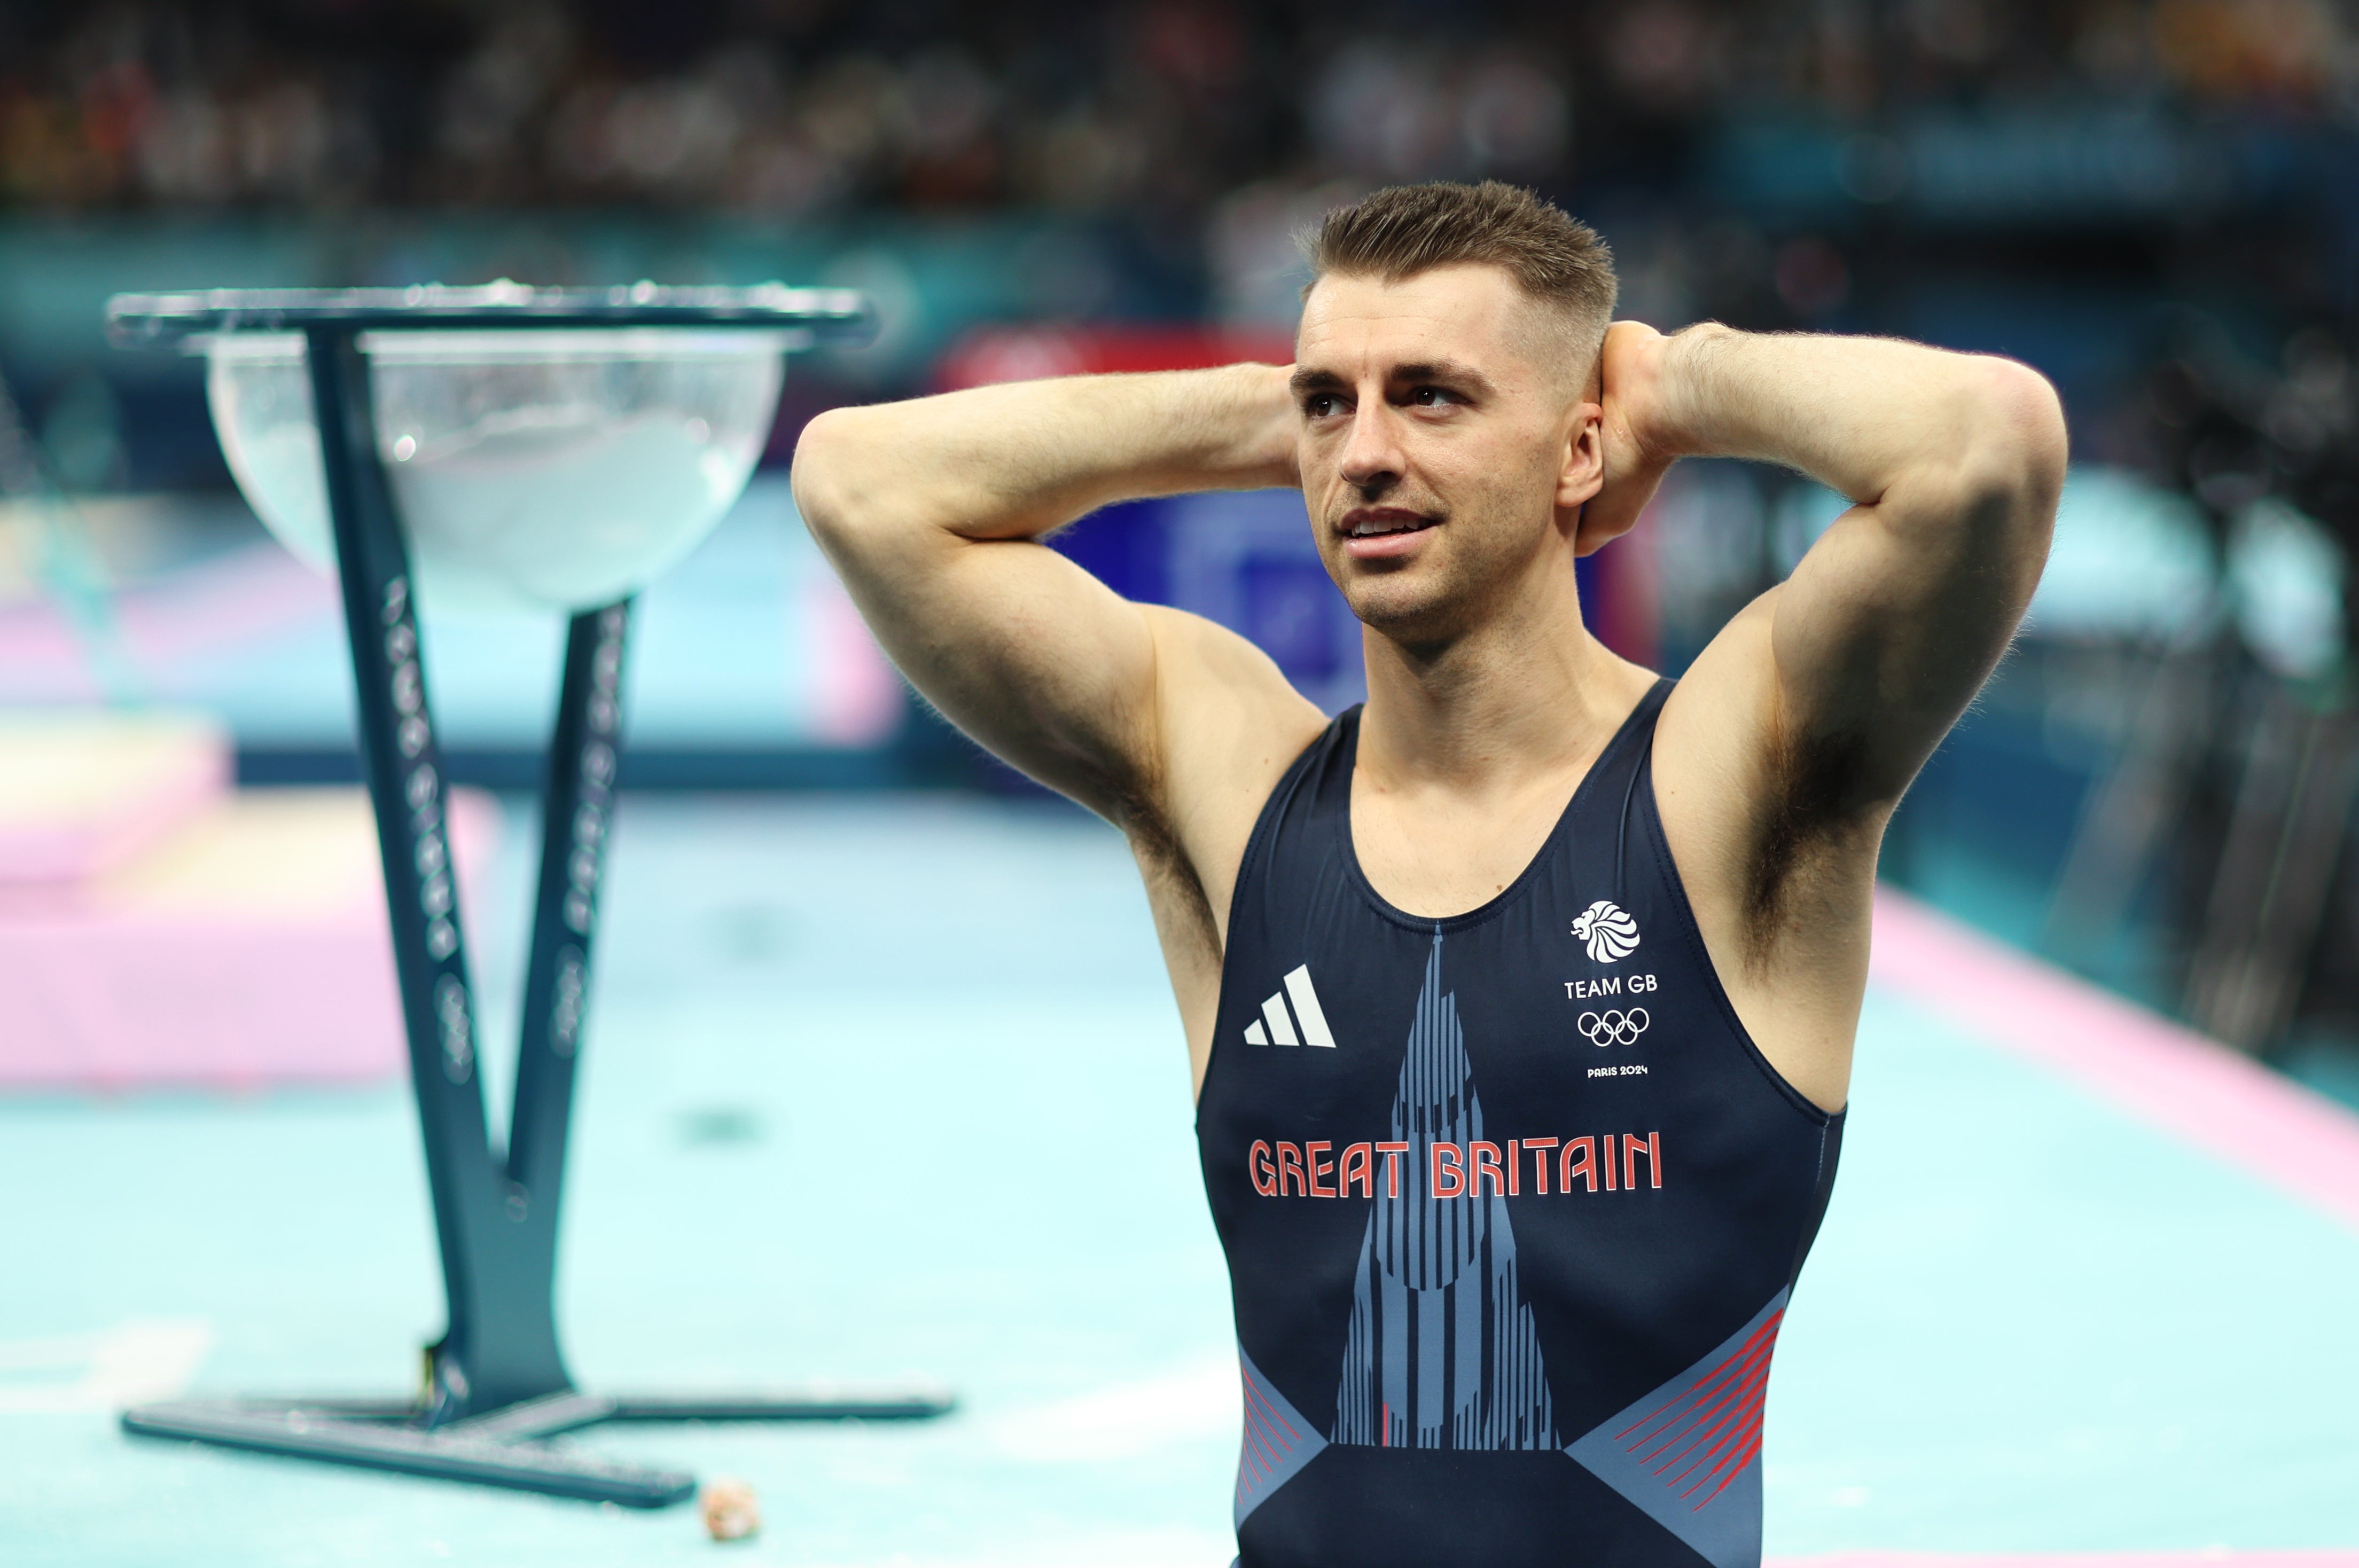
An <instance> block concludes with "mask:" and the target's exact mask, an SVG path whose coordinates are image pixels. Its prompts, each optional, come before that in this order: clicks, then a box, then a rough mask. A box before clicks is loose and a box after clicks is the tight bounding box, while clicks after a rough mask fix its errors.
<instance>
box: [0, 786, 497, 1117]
mask: <svg viewBox="0 0 2359 1568" xmlns="http://www.w3.org/2000/svg"><path fill="white" fill-rule="evenodd" d="M451 827H452V835H451V837H452V844H453V849H454V851H455V856H456V859H457V860H458V865H459V874H460V875H459V880H460V885H461V887H462V890H464V889H466V888H468V887H469V886H470V885H471V884H472V883H473V882H474V881H477V880H479V878H480V875H481V873H482V871H484V867H485V866H486V864H487V863H488V862H489V860H490V859H491V851H492V849H493V848H494V846H495V843H496V841H497V838H498V828H499V806H498V805H497V803H495V801H493V800H492V799H491V797H490V796H488V795H480V794H476V793H474V792H472V791H466V790H462V791H459V792H456V793H455V794H454V795H453V796H452V798H451ZM384 890H385V882H384V878H383V875H382V873H381V871H379V869H378V864H377V847H376V836H375V825H374V822H373V820H372V819H371V817H370V816H369V810H368V799H367V796H366V795H364V794H363V793H362V792H361V791H359V790H357V789H349V790H249V791H243V792H235V793H231V794H228V795H223V797H222V798H221V799H220V800H219V801H218V802H217V803H215V805H214V806H212V807H211V808H209V809H207V810H205V811H203V812H201V813H199V814H198V815H196V816H193V817H191V818H190V820H189V821H187V822H186V823H184V824H183V825H182V826H180V827H178V828H177V829H175V830H174V831H173V832H171V833H170V834H168V836H166V837H165V838H162V839H161V840H159V841H158V843H157V844H155V845H154V846H153V847H151V848H150V849H147V850H146V851H145V852H143V853H141V854H140V855H138V856H136V858H134V859H133V860H130V861H128V862H126V863H125V864H124V865H122V866H120V867H118V868H116V869H114V870H113V871H108V872H106V873H104V874H103V875H102V876H100V877H97V878H94V879H92V881H90V882H89V883H87V884H86V885H84V886H83V887H82V888H80V889H78V890H77V896H76V897H75V899H74V900H73V901H72V902H71V903H67V904H61V905H58V906H53V907H34V908H19V909H15V910H11V911H5V912H0V997H5V998H7V1013H8V1017H7V1026H6V1028H5V1030H0V1089H30V1088H78V1089H92V1088H97V1089H120V1088H134V1087H157V1086H165V1085H202V1086H208V1087H259V1086H261V1085H265V1084H271V1083H286V1082H303V1081H313V1082H337V1081H346V1082H349V1081H353V1080H360V1079H371V1078H378V1077H384V1076H390V1075H392V1074H394V1073H396V1072H397V1071H398V1070H399V1069H400V1067H401V1065H402V1063H403V1060H404V1056H405V1051H404V1045H403V1040H402V1030H401V1022H400V1009H399V1004H398V1002H397V997H396V992H395V989H394V979H393V953H392V946H391V942H390V937H389V935H388V933H387V930H386V912H385V891H384Z"/></svg>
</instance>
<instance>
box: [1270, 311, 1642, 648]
mask: <svg viewBox="0 0 2359 1568" xmlns="http://www.w3.org/2000/svg"><path fill="white" fill-rule="evenodd" d="M1569 341H1570V334H1569V333H1567V332H1566V331H1564V330H1562V329H1560V327H1559V326H1558V324H1557V323H1556V322H1555V321H1554V320H1553V319H1552V318H1551V317H1550V316H1549V314H1548V313H1547V312H1546V311H1545V310H1544V308H1542V307H1541V306H1539V305H1538V304H1537V303H1535V302H1534V301H1533V300H1532V299H1531V298H1530V297H1528V296H1527V295H1526V294H1525V293H1524V292H1523V290H1522V288H1521V287H1519V286H1518V285H1517V283H1516V281H1515V279H1514V278H1513V277H1512V276H1510V275H1509V274H1508V273H1507V272H1506V270H1505V269H1504V268H1501V267H1496V266H1490V265H1455V266H1445V267H1436V268H1434V269H1432V270H1431V271H1429V272H1422V273H1419V274H1417V275H1416V276H1411V277H1407V278H1403V279H1401V280H1399V281H1398V282H1386V281H1385V280H1384V279H1382V278H1376V277H1366V276H1338V275H1334V274H1330V275H1329V276H1325V277H1322V278H1321V279H1320V280H1319V282H1318V283H1317V284H1316V285H1315V286H1314V287H1312V288H1311V290H1310V297H1309V298H1307V299H1306V300H1304V302H1303V308H1302V326H1301V330H1300V332H1299V337H1298V339H1297V341H1296V345H1295V373H1294V394H1295V402H1296V406H1297V407H1298V409H1299V412H1300V416H1301V425H1300V439H1299V453H1298V456H1299V465H1300V470H1301V474H1302V494H1303V500H1304V503H1306V504H1307V505H1308V507H1309V508H1310V519H1311V526H1312V529H1313V532H1314V535H1315V536H1316V538H1317V540H1318V545H1319V553H1320V555H1321V557H1322V558H1323V559H1324V560H1325V562H1326V565H1327V571H1328V575H1330V576H1331V577H1332V578H1333V579H1335V582H1336V585H1337V586H1338V587H1340V588H1341V589H1343V596H1344V598H1345V599H1346V600H1349V601H1350V603H1351V606H1352V610H1353V613H1354V614H1356V615H1358V616H1359V618H1360V619H1361V620H1362V621H1363V622H1366V623H1367V624H1368V625H1369V626H1371V627H1373V628H1375V630H1376V631H1377V632H1379V633H1383V634H1384V635H1386V636H1387V637H1390V638H1391V639H1393V640H1394V641H1395V642H1397V643H1401V644H1403V645H1404V646H1407V647H1409V648H1412V649H1415V648H1419V647H1433V648H1436V649H1438V648H1439V647H1440V646H1443V645H1446V644H1448V643H1451V642H1454V641H1456V640H1457V639H1458V638H1459V637H1461V636H1462V635H1464V634H1465V633H1466V632H1467V631H1468V630H1469V629H1470V628H1472V627H1473V626H1475V625H1478V624H1480V623H1481V622H1483V620H1484V618H1485V617H1486V616H1487V615H1488V614H1490V613H1491V612H1493V611H1494V610H1495V608H1496V607H1498V606H1500V605H1501V604H1503V603H1504V602H1505V601H1506V600H1507V599H1508V598H1509V597H1510V596H1512V595H1514V594H1516V593H1517V591H1519V589H1522V588H1524V587H1527V586H1528V585H1530V584H1532V583H1534V582H1536V581H1537V582H1541V583H1543V584H1544V585H1545V587H1546V590H1547V591H1562V592H1567V593H1569V592H1570V591H1571V557H1572V538H1573V527H1574V524H1575V523H1576V522H1577V520H1578V518H1579V514H1580V508H1581V504H1582V502H1585V501H1587V500H1588V499H1589V498H1590V496H1592V495H1593V494H1595V493H1596V492H1597V488H1598V483H1599V481H1600V479H1601V477H1602V474H1603V467H1602V463H1601V461H1600V460H1599V455H1598V451H1599V449H1598V432H1597V418H1598V406H1597V404H1596V403H1594V402H1593V401H1591V400H1590V398H1589V396H1588V395H1587V389H1586V388H1585V387H1584V386H1583V385H1582V378H1581V375H1580V374H1579V373H1578V372H1577V371H1576V370H1575V368H1574V367H1572V366H1571V365H1570V364H1569V363H1568V362H1567V361H1568V359H1569V356H1570V350H1569V348H1568V347H1567V346H1566V345H1567V344H1568V343H1569ZM1551 574H1553V575H1556V576H1560V577H1561V578H1562V579H1563V580H1562V582H1561V584H1560V585H1559V584H1557V583H1554V582H1551V581H1549V578H1550V577H1551Z"/></svg>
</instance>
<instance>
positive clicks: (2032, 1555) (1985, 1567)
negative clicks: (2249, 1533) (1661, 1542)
mask: <svg viewBox="0 0 2359 1568" xmlns="http://www.w3.org/2000/svg"><path fill="white" fill-rule="evenodd" d="M1768 1568H2359V1551H2353V1552H2345V1551H2343V1550H2341V1549H2339V1548H2337V1549H2334V1550H2331V1551H2324V1552H2229V1551H2225V1550H2217V1551H2206V1552H2026V1553H2022V1554H2011V1553H2004V1552H1988V1553H1973V1552H1966V1553H1958V1552H1839V1553H1837V1554H1835V1555H1832V1556H1828V1557H1772V1558H1770V1559H1769V1560H1768Z"/></svg>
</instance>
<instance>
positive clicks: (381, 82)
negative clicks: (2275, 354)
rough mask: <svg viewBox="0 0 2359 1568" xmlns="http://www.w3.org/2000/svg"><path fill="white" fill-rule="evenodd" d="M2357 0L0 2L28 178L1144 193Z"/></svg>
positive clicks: (1635, 157)
mask: <svg viewBox="0 0 2359 1568" xmlns="http://www.w3.org/2000/svg"><path fill="white" fill-rule="evenodd" d="M1993 98H1995V99H1999V100H2005V101H2010V102H2030V103H2038V102H2047V103H2073V104H2082V105H2085V104H2087V103H2093V102H2096V103H2118V104H2123V105H2127V106H2155V105H2165V106H2181V107H2184V108H2185V109H2186V110H2188V111H2189V112H2190V113H2193V114H2208V113H2213V112H2217V111H2221V110H2228V111H2249V112H2252V113H2256V114H2263V115H2267V116H2269V117H2272V118H2275V119H2285V118H2291V119H2295V120H2302V119H2315V120H2322V121H2328V122H2343V123H2359V16H2354V7H2352V6H2350V5H2343V4H2336V3H2333V0H2151V3H2147V0H1745V3H1742V4H1739V3H1735V0H1613V3H1611V4H1604V3H1582V0H1572V3H1565V0H1558V3H1555V4H1549V5H1519V4H1513V3H1506V0H1502V3H1498V4H1493V5H1480V4H1475V5H1452V6H1448V7H1431V6H1411V5H1398V4H1375V5H1353V6H1349V7H1344V6H1337V5H1314V4H1307V3H1302V0H1294V3H1290V4H1289V3H1268V0H1264V3H1259V4H1254V5H1244V4H1231V3H1229V0H1130V3H1127V4H1117V5H1086V4H1069V3H1060V0H1010V3H1007V4H1002V5H990V6H981V5H955V4H947V3H940V0H937V3H932V4H929V3H926V0H860V3H853V0H678V3H675V4H669V5H644V4H621V3H617V0H577V3H575V4H572V5H557V4H550V3H549V0H111V3H102V4H98V5H89V6H73V7H67V6H57V5H34V4H30V3H27V0H15V3H12V4H6V5H0V202H5V203H6V204H8V205H10V206H14V207H16V208H17V209H19V210H23V209H36V210H68V211H89V210H105V209H110V208H125V207H168V208H195V209H205V208H220V207H236V206H273V205H277V206H294V205H303V206H317V205H320V204H333V205H344V206H355V207H357V206H375V207H383V206H430V207H439V208H448V207H454V206H455V207H466V206H471V205H474V206H487V207H488V206H499V207H518V206H522V207H555V206H574V207H580V206H598V205H607V204H627V205H646V204H657V205H665V206H674V207H690V208H702V209H717V210H736V211H751V212H757V213H769V214H779V215H797V214H802V213H806V212H810V211H823V210H834V209H844V208H853V209H857V208H861V207H864V206H878V205H891V206H896V207H916V208H921V209H927V208H933V209H940V208H951V209H957V208H970V209H972V208H976V207H984V206H1014V207H1019V208H1027V209H1045V210H1063V211H1084V212H1109V213H1123V214H1131V215H1136V216H1142V217H1147V218H1149V219H1160V218H1167V217H1169V216H1172V215H1178V216H1180V217H1182V218H1184V217H1186V216H1188V215H1190V214H1194V213H1201V212H1202V211H1207V210H1208V209H1209V207H1210V205H1211V204H1212V202H1214V201H1215V200H1218V198H1219V197H1220V196H1221V195H1222V193H1223V192H1226V191H1230V190H1233V189H1236V188H1238V187H1239V186H1242V185H1246V184H1249V183H1251V182H1254V181H1256V180H1263V179H1269V178H1283V179H1287V180H1290V181H1294V182H1297V183H1316V182H1317V181H1320V180H1322V179H1335V178H1340V179H1353V178H1357V179H1369V180H1372V179H1397V178H1423V177H1436V176H1455V177H1463V176H1470V175H1483V174H1500V175H1505V176H1508V177H1512V178H1521V179H1526V180H1529V181H1534V182H1538V183H1540V184H1543V185H1553V184H1560V183H1562V182H1565V181H1568V180H1571V179H1573V178H1591V177H1593V176H1596V175H1598V174H1601V173H1610V172H1611V171H1613V170H1614V169H1615V168H1640V169H1643V168H1647V167H1648V166H1649V165H1650V163H1652V162H1653V161H1655V160H1657V159H1659V158H1660V157H1662V156H1663V155H1664V154H1665V153H1666V152H1667V151H1669V152H1676V149H1677V148H1678V146H1680V140H1681V137H1682V135H1684V134H1686V133H1689V132H1690V131H1693V130H1695V129H1697V128H1699V127H1701V126H1702V125H1704V124H1707V123H1708V122H1709V121H1712V120H1716V119H1722V118H1725V117H1728V116H1732V115H1734V116H1745V115H1750V116H1754V117H1764V116H1766V117H1771V118H1775V117H1779V116H1784V117H1787V118H1794V117H1801V118H1807V119H1810V120H1813V121H1819V122H1832V123H1835V124H1867V123H1873V122H1874V121H1875V119H1876V118H1877V117H1878V116H1880V115H1885V114H1889V113H1891V112H1893V111H1895V110H1896V109H1897V108H1899V107H1901V106H1908V105H1922V104H1925V103H1933V102H1942V101H1958V102H1972V101H1975V100H1984V99H1993Z"/></svg>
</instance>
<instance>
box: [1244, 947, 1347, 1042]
mask: <svg viewBox="0 0 2359 1568" xmlns="http://www.w3.org/2000/svg"><path fill="white" fill-rule="evenodd" d="M1288 1000H1291V1001H1292V1002H1293V1003H1294V1010H1293V1011H1292V1012H1291V1013H1289V1012H1288V1011H1287V1006H1286V1004H1287V1002H1288ZM1245 1044H1248V1045H1324V1046H1325V1047H1327V1048H1328V1049H1329V1050H1331V1051H1332V1050H1333V1049H1334V1048H1335V1036H1334V1034H1333V1033H1332V1031H1330V1030H1329V1029H1328V1027H1327V1013H1326V1011H1325V1010H1324V1009H1322V1008H1321V1006H1320V1005H1319V993H1318V992H1317V991H1315V990H1312V989H1310V965H1308V964H1299V965H1297V966H1296V967H1295V968H1294V970H1293V971H1292V972H1291V973H1289V974H1288V976H1287V977H1286V984H1285V986H1284V987H1283V988H1282V989H1278V990H1276V991H1273V992H1271V993H1270V995H1269V996H1268V997H1267V998H1266V1000H1264V1001H1263V1002H1262V1004H1261V1018H1260V1020H1259V1022H1254V1023H1248V1024H1246V1025H1245Z"/></svg>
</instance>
